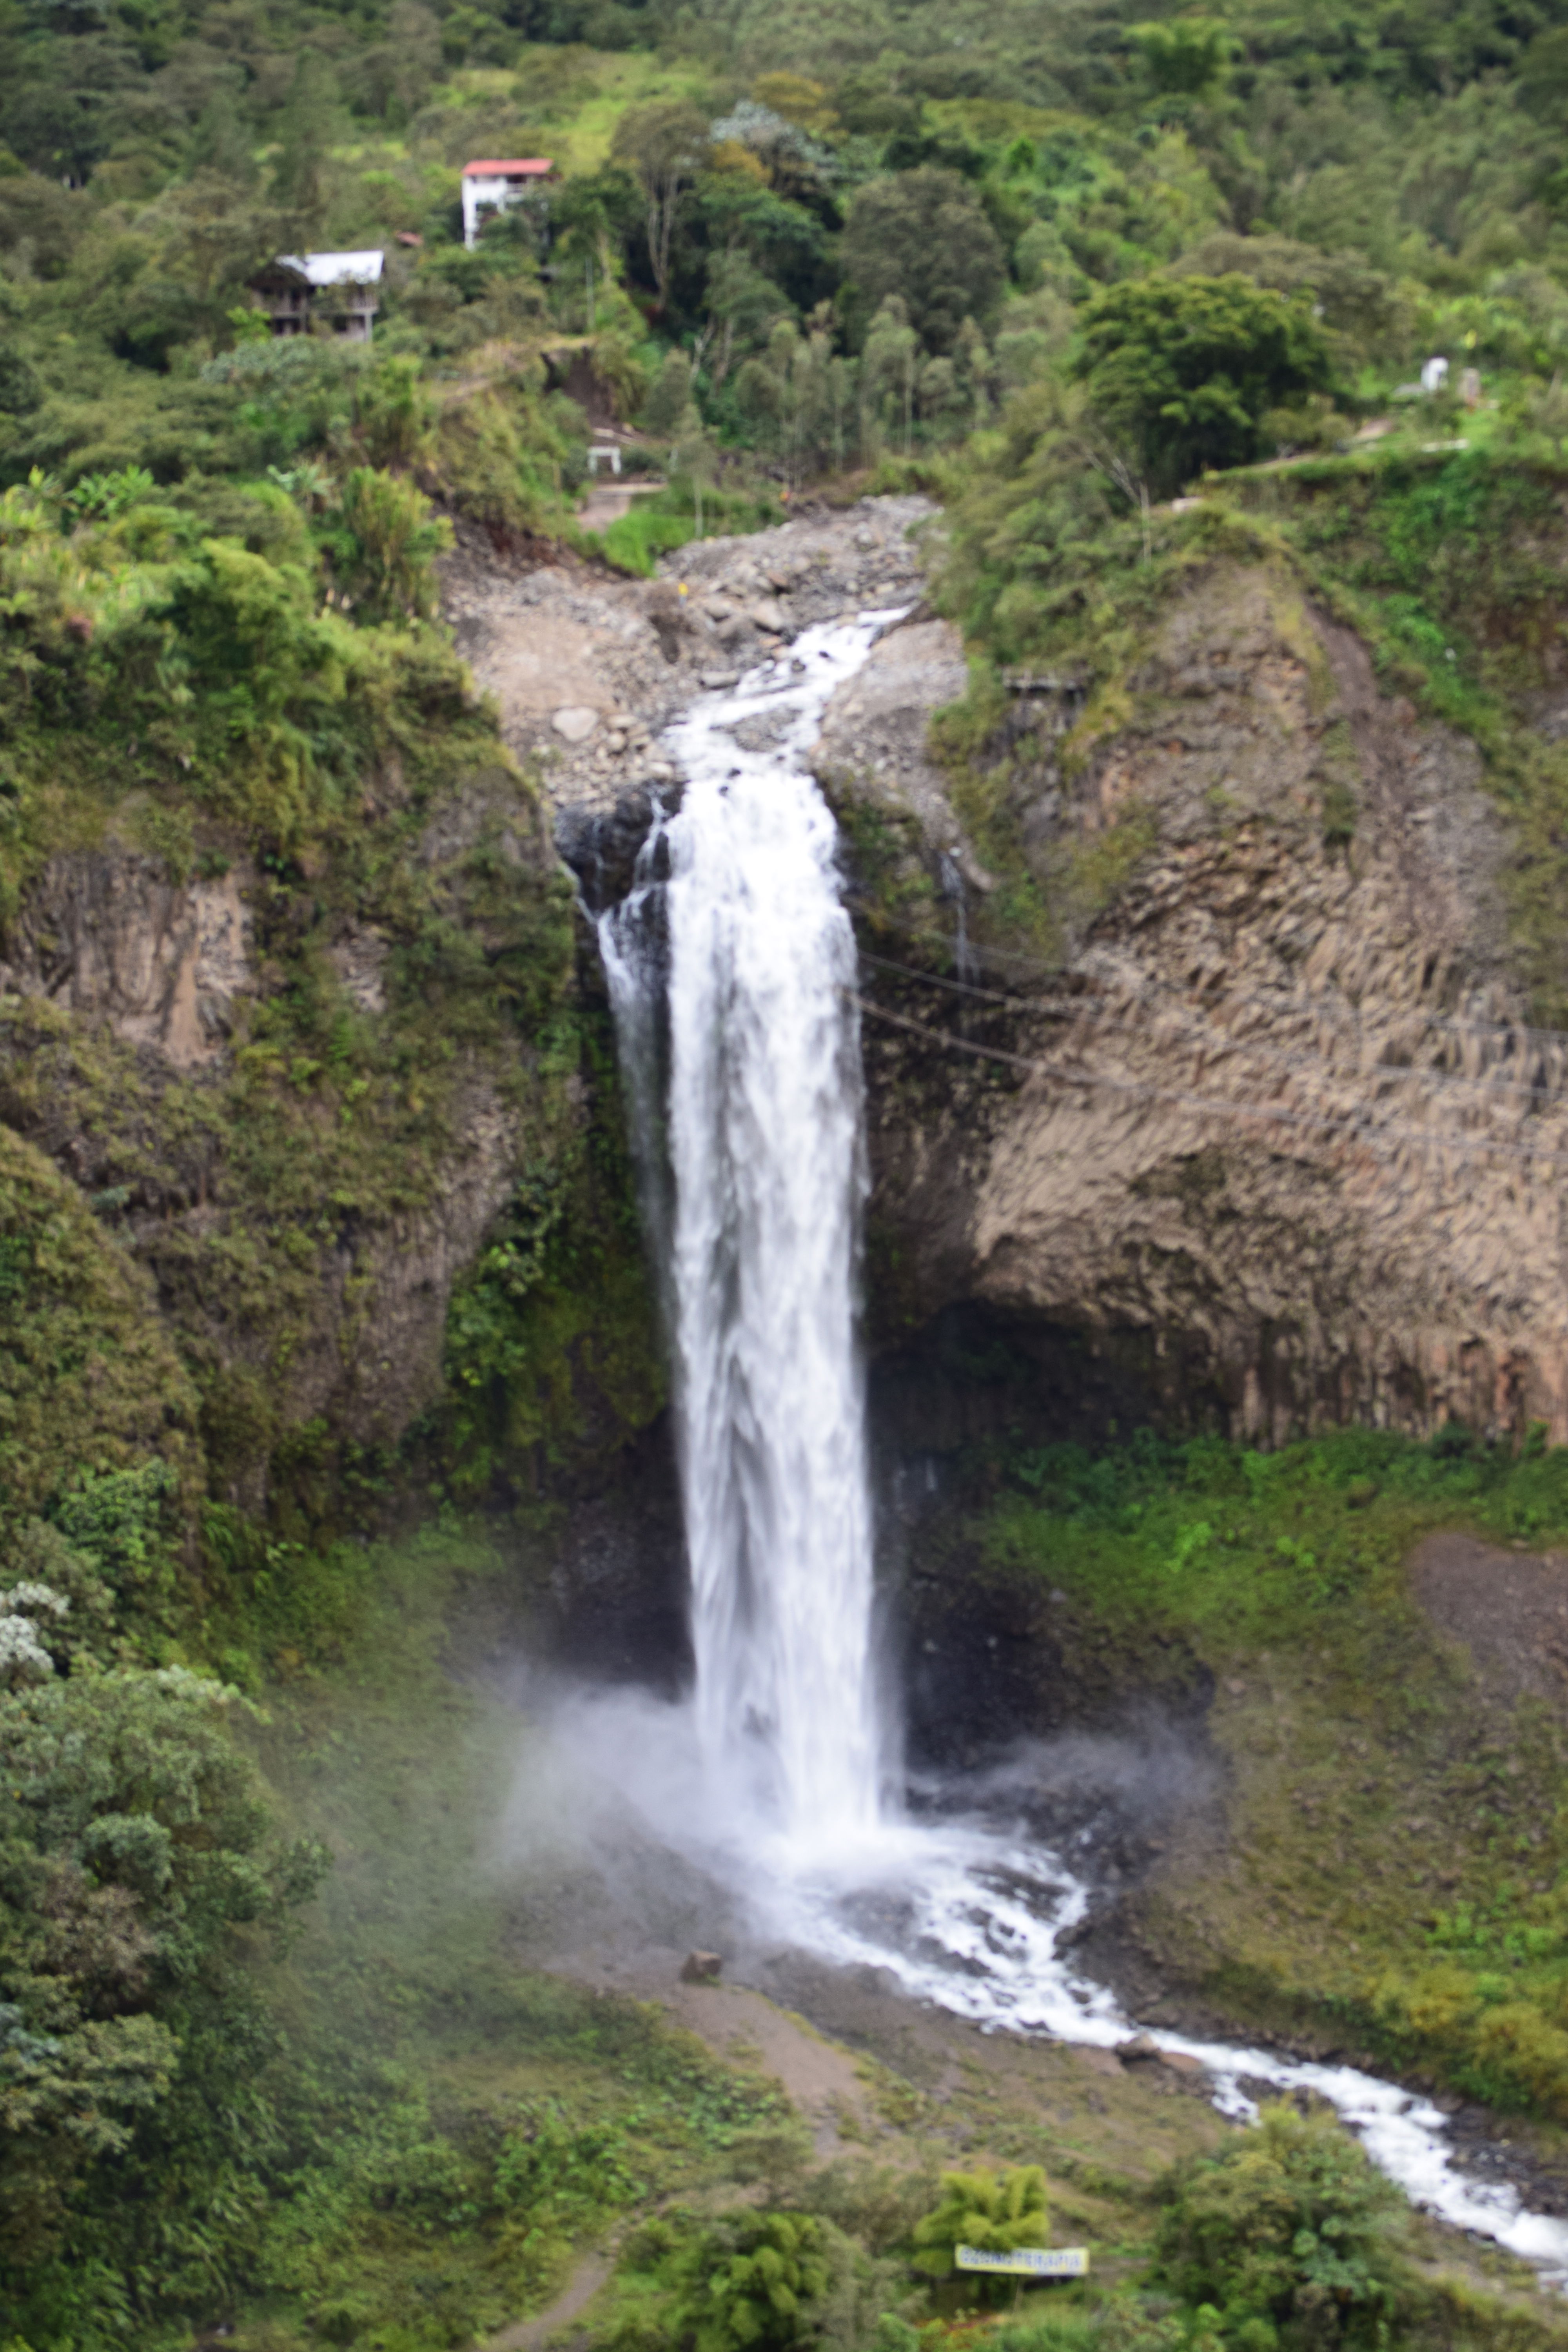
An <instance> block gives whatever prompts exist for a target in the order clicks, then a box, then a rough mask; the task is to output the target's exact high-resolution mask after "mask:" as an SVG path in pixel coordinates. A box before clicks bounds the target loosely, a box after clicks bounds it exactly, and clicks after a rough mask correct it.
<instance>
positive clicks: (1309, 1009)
mask: <svg viewBox="0 0 1568 2352" xmlns="http://www.w3.org/2000/svg"><path fill="white" fill-rule="evenodd" d="M854 903H857V904H858V906H859V907H860V908H861V909H862V911H864V912H868V913H870V912H875V914H876V916H877V919H878V921H879V923H882V924H885V925H886V927H887V928H888V929H889V930H894V931H897V932H899V933H900V936H901V937H902V938H904V939H908V940H916V941H917V942H919V943H920V944H921V946H924V947H929V948H939V949H940V950H942V953H943V954H944V955H952V954H953V953H954V952H955V947H954V942H953V941H952V940H951V939H949V938H948V936H947V934H946V933H945V932H943V931H932V930H930V929H922V928H921V926H919V925H917V924H914V923H904V922H900V920H899V919H898V918H897V917H896V916H892V915H889V914H887V913H886V912H885V911H884V910H882V909H881V908H876V909H873V908H870V907H869V906H868V902H867V901H866V900H864V899H861V900H859V901H858V902H854ZM966 952H967V953H968V954H970V955H971V956H973V958H974V959H975V961H977V962H981V963H986V962H990V963H1011V964H1021V965H1024V966H1025V967H1026V968H1027V969H1028V970H1029V971H1036V972H1038V973H1039V974H1040V975H1041V976H1042V977H1043V978H1047V979H1052V980H1065V979H1067V978H1068V977H1069V970H1068V966H1067V965H1065V964H1053V963H1047V961H1046V960H1045V958H1044V957H1043V956H1036V955H1031V954H1030V953H1029V952H1028V951H1027V950H1026V949H1023V948H997V947H989V946H986V945H984V944H983V943H980V942H976V941H973V940H971V941H969V942H968V943H967V946H966ZM1230 993H1231V995H1232V999H1233V1001H1234V1002H1237V1003H1252V1004H1257V1005H1258V1006H1259V1007H1261V1008H1262V1009H1264V1010H1265V1011H1268V1012H1272V1013H1278V1012H1279V1011H1281V1010H1285V1011H1295V1012H1298V1013H1313V1012H1319V1013H1329V1014H1333V1015H1335V1016H1336V1017H1340V1018H1347V1017H1348V1018H1349V1020H1351V1021H1352V1023H1354V1024H1355V1025H1356V1026H1357V1027H1358V1028H1359V1027H1361V1026H1363V1023H1362V1019H1361V1015H1360V1014H1359V1013H1357V1012H1356V1010H1355V1008H1354V1006H1353V1005H1349V1004H1344V1003H1335V1002H1334V1001H1333V1000H1332V999H1331V998H1328V997H1323V996H1317V997H1300V996H1288V995H1287V994H1286V993H1285V992H1284V991H1283V990H1282V989H1276V990H1268V991H1261V990H1247V991H1242V990H1234V991H1232V992H1230ZM1395 1014H1396V1017H1397V1015H1399V1014H1404V1015H1405V1016H1406V1017H1409V1018H1411V1019H1415V1020H1418V1021H1421V1022H1422V1023H1424V1024H1425V1025H1426V1027H1428V1028H1432V1029H1441V1030H1444V1031H1446V1032H1447V1033H1448V1034H1451V1035H1454V1036H1477V1037H1500V1038H1502V1039H1504V1040H1505V1041H1506V1042H1507V1043H1508V1044H1510V1045H1517V1043H1518V1041H1519V1040H1520V1039H1521V1038H1527V1039H1529V1040H1530V1041H1531V1043H1532V1044H1535V1045H1541V1046H1542V1047H1559V1048H1563V1049H1565V1050H1568V1029H1538V1028H1534V1027H1532V1026H1531V1024H1529V1023H1528V1022H1523V1021H1467V1020H1464V1019H1462V1018H1460V1017H1458V1016H1457V1015H1455V1014H1453V1013H1432V1012H1423V1011H1421V1010H1420V1009H1419V1008H1418V1007H1417V1006H1415V1005H1409V1006H1400V1007H1396V1008H1395Z"/></svg>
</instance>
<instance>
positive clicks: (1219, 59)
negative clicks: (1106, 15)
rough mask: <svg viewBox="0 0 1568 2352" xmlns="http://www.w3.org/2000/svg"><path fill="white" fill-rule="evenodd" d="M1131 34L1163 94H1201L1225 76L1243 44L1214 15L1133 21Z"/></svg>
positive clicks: (1148, 70)
mask: <svg viewBox="0 0 1568 2352" xmlns="http://www.w3.org/2000/svg"><path fill="white" fill-rule="evenodd" d="M1127 38H1128V40H1129V41H1130V42H1131V45H1132V47H1134V48H1135V49H1137V50H1138V52H1139V54H1140V55H1141V56H1142V59H1143V66H1144V69H1145V71H1146V72H1147V74H1148V76H1149V79H1150V80H1151V82H1152V84H1153V86H1154V88H1155V89H1156V90H1157V91H1158V92H1159V93H1160V94H1161V95H1162V96H1163V97H1180V98H1201V97H1202V96H1203V94H1204V92H1205V90H1208V89H1213V87H1214V86H1215V83H1216V82H1218V81H1219V80H1220V79H1221V78H1222V77H1223V75H1224V73H1225V69H1226V66H1227V65H1228V64H1229V63H1230V60H1231V58H1232V56H1233V55H1234V54H1235V52H1236V50H1237V47H1239V44H1238V43H1237V39H1236V37H1235V35H1234V34H1233V33H1230V32H1227V31H1226V27H1225V26H1223V25H1221V24H1219V23H1217V22H1216V21H1215V19H1214V18H1213V17H1212V16H1177V17H1173V19H1172V20H1171V21H1170V22H1169V23H1168V24H1150V25H1132V26H1129V27H1128V32H1127Z"/></svg>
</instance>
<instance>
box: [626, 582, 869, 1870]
mask: <svg viewBox="0 0 1568 2352" xmlns="http://www.w3.org/2000/svg"><path fill="white" fill-rule="evenodd" d="M886 617H888V616H885V615H884V616H881V618H880V619H879V618H878V617H874V616H868V617H866V618H865V619H863V620H860V621H858V622H855V623H852V624H849V625H842V624H841V625H837V626H831V627H823V628H816V629H811V630H808V631H807V632H806V634H805V635H804V636H803V637H802V638H801V639H800V640H799V642H798V643H797V645H796V646H795V651H794V656H793V659H792V660H790V661H787V662H785V663H784V664H782V665H776V666H773V667H770V668H768V669H764V670H761V671H753V672H752V674H751V676H750V677H747V679H746V680H745V681H744V682H743V684H742V687H741V688H739V690H738V691H736V692H734V693H729V694H711V695H707V696H704V697H703V698H702V699H701V700H700V702H698V703H697V704H696V705H695V706H694V708H693V709H692V710H691V711H690V713H689V716H688V717H687V718H686V719H685V720H684V721H683V722H682V723H681V724H680V725H679V727H678V728H676V729H675V730H673V731H672V733H671V734H670V736H669V738H668V743H669V748H670V750H671V751H672V752H673V754H674V756H675V757H676V759H677V760H678V761H679V763H680V766H681V768H682V770H683V772H684V773H685V776H686V779H687V782H686V790H685V794H684V797H683V799H682V801H681V804H680V808H679V813H678V814H676V815H675V816H673V817H671V818H670V819H668V822H666V823H665V824H662V826H661V827H660V829H659V835H658V841H657V842H656V845H655V850H654V856H657V858H658V862H659V863H660V864H661V865H663V866H666V868H667V872H666V875H665V877H663V878H662V879H661V880H660V881H659V882H658V883H657V884H651V885H650V884H649V883H648V882H647V881H646V880H645V882H644V884H643V887H642V890H641V891H640V892H634V894H633V898H632V900H631V902H629V904H628V907H627V908H626V909H624V910H621V911H618V912H617V913H616V915H614V916H612V917H610V918H607V919H606V921H605V927H604V929H605V960H606V964H607V967H608V970H609V972H610V977H611V984H612V989H613V992H614V994H615V998H616V1009H617V1013H618V1014H619V1017H620V1020H621V1024H622V1034H623V1038H631V1039H633V1043H634V1055H635V1057H636V1058H637V1060H638V1062H639V1063H640V1066H641V1070H642V1072H643V1073H644V1074H645V1075H644V1076H643V1077H642V1080H641V1083H642V1084H643V1085H644V1086H645V1087H646V1083H647V1080H646V1072H647V1067H648V1060H649V1046H650V1041H651V1030H650V1025H649V1018H648V1009H647V1007H648V993H649V987H650V983H653V982H657V981H658V980H659V979H662V982H663V986H664V991H665V1001H666V1006H667V1013H668V1063H669V1076H668V1166H669V1171H670V1173H671V1176H672V1178H673V1192H674V1198H673V1205H672V1208H671V1209H669V1210H668V1211H667V1215H668V1251H669V1274H668V1292H669V1297H668V1315H669V1319H670V1322H671V1326H672V1339H673V1342H674V1352H675V1361H676V1373H677V1404H678V1413H679V1432H680V1457H681V1482H682V1491H683V1499H684V1503H685V1517H686V1537H687V1549H688V1555H689V1562H690V1571H691V1627H692V1641H693V1647H694V1650H695V1654H696V1662H697V1687H696V1699H695V1705H696V1712H697V1724H698V1732H699V1738H700V1743H701V1748H702V1753H703V1756H704V1759H705V1761H706V1764H707V1768H708V1770H709V1772H710V1774H711V1775H712V1776H714V1778H715V1779H716V1780H717V1781H718V1782H719V1783H720V1785H723V1786H726V1787H730V1788H731V1789H732V1790H739V1791H741V1792H743V1794H744V1796H745V1798H746V1800H747V1801H749V1803H750V1805H751V1807H752V1810H753V1811H755V1813H756V1815H757V1817H758V1819H759V1820H761V1821H764V1822H770V1823H771V1824H773V1825H774V1826H775V1827H776V1828H778V1829H780V1830H782V1831H783V1832H784V1834H785V1836H786V1838H787V1839H789V1840H790V1841H791V1842H792V1843H795V1844H796V1845H798V1846H799V1848H800V1849H801V1850H802V1851H804V1852H809V1853H820V1852H822V1851H824V1850H825V1849H826V1848H827V1847H830V1846H841V1845H843V1844H845V1843H856V1842H858V1841H859V1840H862V1839H864V1837H865V1836H866V1835H867V1833H868V1832H869V1831H871V1830H872V1829H873V1828H874V1826H875V1824H876V1822H877V1821H878V1818H879V1776H880V1752H879V1751H880V1740H879V1729H878V1721H877V1701H876V1688H875V1677H874V1674H873V1669H872V1659H871V1640H870V1635H871V1601H872V1595H871V1522H870V1500H869V1494H868V1482H867V1473H866V1431H865V1404H864V1382H863V1380H862V1376H861V1370H860V1365H859V1361H858V1352H857V1348H856V1339H855V1327H854V1307H855V1276H856V1257H857V1252H858V1227H859V1217H860V1210H861V1204H862V1200H863V1197H864V1193H865V1189H866V1179H865V1166H864V1154H863V1150H862V1142H861V1103H860V1051H859V1033H858V1021H857V1016H856V1012H855V1006H854V1001H853V996H852V993H851V992H852V989H853V985H854V979H855V941H854V936H853V933H852V931H851V929H850V925H849V919H848V917H847V914H846V913H845V911H844V908H843V907H842V906H841V904H840V902H839V881H838V875H837V863H836V834H835V828H834V824H833V819H832V817H831V815H830V814H829V813H828V810H827V808H826V804H825V803H824V802H823V799H822V795H821V794H820V793H819V792H818V791H817V789H816V784H815V782H813V781H812V778H811V776H810V775H809V774H808V773H807V772H806V771H805V766H804V764H803V761H802V754H803V752H804V751H805V749H806V748H808V747H809V745H810V743H811V741H812V740H813V739H814V737H815V735H816V731H817V729H818V726H819V724H820V721H821V716H822V711H823V709H824V707H825V705H826V701H827V698H828V697H829V695H830V694H831V693H832V691H833V689H834V688H835V687H836V686H837V685H838V683H839V682H840V680H841V679H843V678H844V677H847V676H848V675H850V674H851V673H852V672H853V671H854V670H855V669H857V668H858V667H859V665H860V663H861V662H862V661H863V660H864V658H865V656H866V654H867V652H868V650H869V648H870V646H871V644H872V642H873V640H874V639H875V637H876V635H877V633H878V629H879V626H880V625H882V621H883V620H885V619H886ZM737 730H740V732H741V733H742V735H743V736H744V737H745V738H746V739H747V740H749V741H750V743H751V744H752V748H750V749H746V748H742V743H741V742H740V741H738V740H736V737H737ZM759 745H760V746H761V748H758V746H759ZM649 862H650V863H651V862H652V860H651V859H650V860H649ZM650 887H651V888H653V889H655V890H657V892H658V898H659V900H660V901H661V907H662V918H663V942H662V945H663V954H662V958H661V959H658V960H657V961H656V959H655V957H654V956H653V955H652V954H651V953H650V952H649V948H650V926H649V923H648V915H649V912H650V908H649V906H648V899H647V893H648V891H649V889H650ZM652 936H655V937H656V936H657V934H652ZM659 961H662V965H663V970H662V972H660V971H659V969H658V963H659ZM639 1024H640V1025H639ZM634 1032H636V1033H637V1034H635V1037H634ZM637 1083H638V1081H637V1080H635V1079H634V1087H635V1086H636V1085H637ZM645 1117H646V1106H645Z"/></svg>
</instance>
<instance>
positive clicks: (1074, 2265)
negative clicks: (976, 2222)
mask: <svg viewBox="0 0 1568 2352" xmlns="http://www.w3.org/2000/svg"><path fill="white" fill-rule="evenodd" d="M952 2259H953V2262H954V2263H955V2264H956V2266H957V2268H958V2269H959V2270H961V2271H992V2272H995V2273H1000V2274H1001V2275H1002V2276H1003V2277H1004V2278H1087V2277H1088V2276H1089V2248H1088V2247H1087V2246H1014V2247H1013V2248H1012V2249H1011V2250H1010V2252H1006V2253H992V2252H990V2251H989V2250H988V2249H987V2248H985V2247H984V2246H956V2247H954V2249H953V2255H952Z"/></svg>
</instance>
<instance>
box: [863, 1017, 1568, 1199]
mask: <svg viewBox="0 0 1568 2352" xmlns="http://www.w3.org/2000/svg"><path fill="white" fill-rule="evenodd" d="M845 993H846V995H847V996H848V998H849V999H850V1001H851V1003H854V1004H856V1005H858V1007H859V1009H860V1010H861V1012H862V1013H869V1014H870V1016H871V1017H872V1019H873V1020H877V1021H883V1022H887V1023H889V1024H891V1025H892V1026H893V1027H894V1028H897V1029H903V1030H907V1031H909V1032H910V1034H912V1035H914V1036H917V1037H923V1038H925V1039H927V1040H928V1041H929V1042H930V1043H931V1044H932V1045H940V1046H942V1047H944V1048H945V1049H946V1050H947V1051H949V1052H950V1053H957V1054H968V1055H973V1056H974V1057H975V1058H976V1059H979V1060H982V1061H988V1062H997V1063H1001V1064H1004V1065H1005V1066H1007V1067H1009V1068H1012V1069H1016V1070H1022V1071H1024V1072H1025V1073H1026V1075H1028V1076H1037V1077H1046V1078H1056V1079H1058V1080H1059V1081H1060V1082H1061V1083H1062V1084H1063V1085H1065V1086H1073V1087H1090V1088H1092V1087H1103V1088H1104V1089H1106V1090H1107V1091H1108V1092H1110V1093H1112V1094H1120V1095H1125V1096H1128V1097H1138V1098H1140V1099H1142V1100H1143V1101H1148V1102H1161V1103H1168V1104H1172V1105H1173V1106H1175V1107H1176V1108H1180V1109H1184V1110H1195V1111H1199V1112H1202V1113H1203V1114H1204V1115H1205V1117H1212V1118H1264V1119H1272V1120H1276V1121H1278V1122H1279V1123H1280V1124H1282V1125H1284V1126H1287V1127H1296V1128H1316V1129H1319V1130H1320V1131H1321V1132H1326V1133H1330V1134H1334V1135H1339V1136H1342V1137H1344V1138H1346V1139H1349V1140H1359V1141H1362V1142H1365V1143H1368V1144H1373V1145H1376V1144H1378V1143H1380V1142H1384V1141H1387V1140H1390V1139H1392V1140H1394V1141H1398V1142H1409V1143H1415V1144H1418V1145H1421V1146H1423V1147H1425V1148H1426V1150H1443V1151H1454V1152H1458V1153H1460V1154H1461V1155H1463V1156H1465V1157H1467V1158H1473V1157H1474V1156H1475V1155H1476V1154H1477V1153H1478V1152H1491V1153H1494V1154H1497V1155H1500V1157H1502V1158H1504V1159H1508V1160H1521V1161H1522V1162H1524V1163H1525V1164H1527V1165H1528V1166H1529V1167H1531V1168H1532V1169H1533V1168H1537V1167H1547V1168H1565V1169H1568V1155H1564V1154H1563V1153H1561V1152H1551V1151H1543V1150H1530V1149H1521V1147H1520V1146H1519V1145H1517V1144H1511V1143H1500V1142H1497V1141H1494V1140H1491V1139H1486V1138H1474V1139H1468V1138H1465V1137H1463V1136H1458V1135H1446V1134H1440V1133H1439V1132H1438V1131H1437V1130H1436V1129H1433V1128H1429V1127H1410V1126H1406V1125H1405V1124H1403V1123H1396V1122H1394V1121H1393V1120H1388V1119H1383V1120H1373V1119H1372V1118H1368V1117H1366V1116H1365V1115H1364V1114H1363V1113H1354V1112H1342V1113H1335V1114H1325V1113H1323V1112H1318V1111H1299V1110H1290V1109H1288V1108H1286V1107H1285V1106H1284V1105H1283V1104H1280V1103H1259V1102H1245V1101H1239V1100H1231V1101H1227V1100H1225V1099H1224V1098H1222V1097H1218V1096H1215V1095H1197V1094H1190V1093H1186V1092H1184V1091H1183V1090H1182V1089H1180V1088H1177V1087H1154V1086H1150V1085H1148V1084H1146V1083H1144V1082H1142V1081H1141V1080H1137V1079H1131V1078H1117V1077H1112V1076H1111V1075H1110V1072H1109V1071H1104V1070H1073V1069H1069V1068H1068V1067H1067V1066H1064V1065H1063V1064H1061V1063H1059V1062H1047V1061H1042V1060H1041V1059H1039V1058H1038V1057H1037V1055H1027V1054H1011V1053H1008V1052H1006V1051H1005V1049H1004V1048H1003V1047H1001V1046H999V1045H979V1044H977V1043H976V1042H975V1040H974V1039H973V1038H971V1037H955V1036H954V1035H953V1034H952V1031H951V1030H947V1029H932V1028H931V1027H930V1026H929V1025H928V1024H926V1023H925V1022H923V1021H914V1020H911V1019H910V1016H909V1015H908V1014H907V1013H895V1012H893V1011H892V1010H891V1008H890V1007H889V1006H888V1005H885V1004H877V1003H873V1002H872V1000H871V999H870V998H869V997H865V996H861V995H860V994H859V993H858V991H856V990H854V989H847V990H846V991H845Z"/></svg>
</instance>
